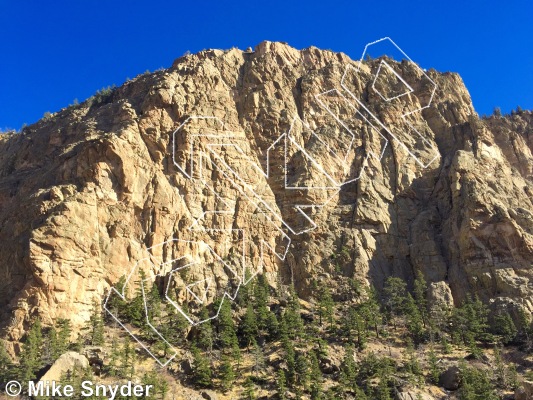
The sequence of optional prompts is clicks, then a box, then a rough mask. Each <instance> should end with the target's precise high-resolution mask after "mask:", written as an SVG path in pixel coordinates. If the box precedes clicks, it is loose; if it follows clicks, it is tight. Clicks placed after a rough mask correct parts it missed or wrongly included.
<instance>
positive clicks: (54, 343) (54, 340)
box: [45, 327, 61, 364]
mask: <svg viewBox="0 0 533 400" xmlns="http://www.w3.org/2000/svg"><path fill="white" fill-rule="evenodd" d="M46 347H47V351H46V352H45V358H46V362H47V364H51V363H53V362H54V361H55V360H57V359H58V358H59V356H60V355H61V350H60V349H59V340H58V337H57V330H56V328H55V327H52V328H50V330H49V331H48V333H47V334H46Z"/></svg>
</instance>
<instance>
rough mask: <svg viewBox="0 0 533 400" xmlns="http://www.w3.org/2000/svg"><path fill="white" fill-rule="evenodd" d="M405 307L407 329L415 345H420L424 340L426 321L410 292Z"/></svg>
mask: <svg viewBox="0 0 533 400" xmlns="http://www.w3.org/2000/svg"><path fill="white" fill-rule="evenodd" d="M404 307H405V314H406V317H407V329H408V330H409V333H410V334H411V338H412V339H413V342H414V343H415V345H418V344H420V343H421V342H422V341H423V340H424V337H425V335H426V329H425V328H424V321H423V318H422V315H421V313H420V310H419V308H418V307H417V304H416V302H415V299H413V296H411V294H410V293H408V294H407V298H406V301H405V305H404Z"/></svg>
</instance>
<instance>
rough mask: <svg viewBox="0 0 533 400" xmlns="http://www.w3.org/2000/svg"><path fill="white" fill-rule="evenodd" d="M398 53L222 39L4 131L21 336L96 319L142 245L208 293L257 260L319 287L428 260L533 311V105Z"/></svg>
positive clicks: (9, 323)
mask: <svg viewBox="0 0 533 400" xmlns="http://www.w3.org/2000/svg"><path fill="white" fill-rule="evenodd" d="M382 61H383V60H382V59H381V60H380V59H371V60H367V61H365V62H364V63H363V64H362V65H359V64H358V63H355V62H353V61H351V60H350V59H349V58H348V57H347V56H346V55H344V54H339V53H333V52H330V51H323V50H319V49H316V48H309V49H305V50H301V51H299V50H296V49H294V48H292V47H290V46H288V45H286V44H282V43H272V42H263V43H261V44H259V45H258V46H256V48H255V51H253V52H243V51H240V50H237V49H232V50H229V51H221V50H207V51H202V52H200V53H198V54H195V55H189V56H185V57H182V58H179V59H178V60H176V61H175V62H174V64H173V66H172V67H171V68H169V69H167V70H162V71H158V72H155V73H153V74H146V75H142V76H139V77H137V78H135V79H134V80H132V81H129V82H127V83H125V84H124V85H122V86H120V87H118V88H117V89H115V90H113V91H112V92H111V93H100V94H98V95H97V96H95V97H94V98H92V99H90V100H89V101H87V102H84V103H82V104H81V105H79V106H75V107H70V108H68V109H66V110H62V111H60V112H58V113H56V114H53V115H52V116H51V117H49V118H46V119H43V120H41V121H39V122H38V123H36V124H34V125H32V126H30V127H28V128H26V129H25V130H24V132H23V133H20V134H15V135H2V136H0V240H1V242H2V246H1V247H0V310H1V311H0V313H1V314H0V322H1V326H2V327H3V328H5V329H4V335H5V338H6V339H8V340H13V341H16V340H18V339H20V338H21V336H22V335H23V333H24V331H25V329H27V327H28V324H29V321H30V320H31V318H32V317H33V316H37V315H38V316H40V317H41V319H42V321H43V323H44V324H45V325H46V324H50V323H52V322H53V321H54V320H56V319H58V318H68V319H70V320H71V321H72V323H73V325H74V326H75V327H76V326H81V325H82V324H83V323H85V321H87V320H88V319H89V315H90V311H91V308H92V306H93V302H94V301H95V300H101V299H102V298H103V297H104V296H105V295H106V294H107V293H108V291H109V288H110V287H112V286H113V285H115V284H116V283H117V281H118V280H119V279H120V277H121V276H125V275H128V274H130V273H131V272H132V271H133V272H134V273H135V270H136V268H137V267H138V266H139V265H142V264H143V263H144V264H146V265H145V266H146V270H147V271H148V272H149V274H148V276H149V278H152V279H154V280H156V279H161V280H162V281H163V283H162V284H169V283H170V282H171V281H172V282H173V283H172V284H173V285H175V287H184V288H188V287H189V285H191V284H193V283H197V282H204V283H205V284H204V287H203V288H199V289H198V290H199V291H198V292H194V291H190V292H191V293H194V296H197V298H198V296H200V295H202V296H205V298H206V299H207V300H208V301H212V300H213V299H214V298H215V297H216V296H218V295H220V294H221V293H223V292H226V293H227V292H228V290H233V291H234V292H236V288H238V282H239V281H240V280H242V278H243V277H244V274H241V271H242V268H243V265H244V264H246V265H248V266H249V267H250V266H251V267H250V272H251V273H252V274H253V273H255V272H258V271H262V272H263V273H265V274H266V275H267V277H268V279H269V280H270V281H271V282H272V284H273V285H276V284H277V283H278V282H279V281H283V282H290V281H291V280H292V281H293V282H294V284H295V285H296V287H297V289H298V291H299V292H300V294H301V295H302V296H303V297H306V296H308V295H309V294H310V292H311V281H312V280H313V279H323V280H324V279H325V280H328V279H330V280H331V281H332V287H334V286H335V285H334V276H335V274H338V273H342V274H344V275H345V276H353V277H357V278H359V279H362V280H364V281H366V282H371V283H373V284H374V285H376V286H377V287H378V288H380V287H381V286H382V284H383V281H384V280H385V279H386V277H387V276H390V275H395V276H400V277H403V278H405V279H406V280H407V281H408V282H412V280H413V277H414V274H415V273H416V271H422V273H423V274H424V276H425V277H426V279H427V280H428V281H429V282H431V283H433V284H434V286H433V287H434V288H435V289H436V290H435V296H436V297H440V298H443V299H444V300H443V301H446V302H447V303H449V302H450V301H454V302H455V303H458V302H460V301H461V300H462V299H464V297H465V296H466V295H467V294H468V293H472V294H477V295H479V296H480V298H481V299H482V300H483V301H485V302H487V303H491V304H493V306H494V307H498V306H505V307H515V308H516V307H522V308H524V309H526V310H528V311H530V312H531V311H533V304H532V302H531V299H532V298H533V280H532V279H533V269H532V268H533V156H532V153H533V115H532V114H531V112H528V111H524V112H521V113H519V114H517V115H514V116H509V117H491V118H488V119H480V118H479V117H478V116H477V114H476V113H475V111H474V108H473V106H472V102H471V99H470V96H469V94H468V91H467V89H466V88H465V86H464V84H463V82H462V80H461V78H460V77H459V76H458V75H457V74H454V73H438V72H436V71H433V70H431V71H429V72H427V73H426V72H422V70H421V69H420V68H419V67H417V66H416V65H415V64H413V63H412V62H407V61H402V62H396V61H393V60H390V59H387V66H389V67H387V68H385V67H383V65H384V64H382ZM380 67H382V68H381V70H380ZM379 71H381V72H379ZM398 75H399V76H401V77H402V79H403V81H405V82H406V83H407V84H408V85H409V86H410V87H411V88H412V89H413V92H412V93H408V94H405V95H403V94H402V93H401V88H399V87H398V85H400V83H399V81H398V80H397V79H396V76H398ZM432 83H434V84H435V85H432ZM400 86H401V85H400ZM433 91H434V92H433ZM398 93H399V94H398ZM395 96H398V97H396V98H395ZM428 104H429V106H427V107H425V106H426V105H428ZM420 109H421V110H420ZM409 110H418V111H416V112H413V113H411V114H409ZM195 116H204V117H209V118H203V119H202V118H193V119H190V117H195ZM213 117H215V118H213ZM376 121H380V123H378V122H376ZM222 124H223V125H222ZM228 132H230V133H228ZM287 132H289V134H288V135H285V136H283V134H285V133H287ZM278 139H279V140H278ZM237 144H238V146H237ZM267 155H268V157H267ZM191 159H194V160H193V164H194V165H196V169H195V167H191V163H190V160H191ZM267 166H268V172H269V173H268V174H266V171H267ZM200 167H201V168H200ZM232 174H234V175H232ZM187 175H189V176H190V177H191V178H192V179H189V177H188V176H187ZM237 177H238V178H237ZM357 178H358V179H357ZM345 182H346V183H345ZM342 183H345V184H342ZM341 184H342V185H341ZM295 188H296V189H295ZM302 188H303V189H302ZM310 188H312V189H310ZM258 199H260V201H258ZM302 204H303V205H304V206H309V207H304V210H305V212H306V214H307V215H309V217H310V219H311V220H312V221H313V222H310V219H307V218H305V216H303V214H302V213H300V212H299V209H298V208H297V206H298V205H302ZM195 221H196V222H195ZM195 224H196V225H202V226H203V227H204V229H203V230H195V229H189V228H190V227H191V226H195ZM208 227H211V228H214V227H216V229H211V230H209V228H208ZM235 232H238V234H236V233H235ZM242 232H245V233H244V234H246V235H248V238H249V240H248V241H247V242H246V243H247V244H246V252H245V257H242V258H239V257H238V255H237V256H236V255H235V254H236V253H235V249H236V248H238V246H239V243H241V241H242V237H240V236H239V234H242ZM289 240H290V245H289ZM148 248H152V250H151V251H147V249H148ZM279 255H284V257H281V258H280V257H278V256H279ZM180 257H185V258H180ZM237 259H238V260H237ZM228 260H233V261H231V262H230V261H228ZM176 263H178V264H179V263H182V264H180V265H181V266H182V267H183V268H185V266H186V265H189V267H188V270H187V271H188V272H187V273H186V274H174V276H171V271H172V270H173V269H176ZM162 265H163V267H161V266H162ZM206 265H207V266H208V268H206V267H205V266H206ZM254 268H255V270H254ZM137 270H138V268H137ZM206 271H208V272H206ZM206 282H207V283H206ZM236 282H237V283H236ZM200 289H202V290H203V291H202V290H200ZM437 289H438V291H437ZM200 292H202V293H203V294H201V293H200ZM437 292H438V293H437ZM439 293H440V294H439ZM180 296H181V297H180ZM183 296H186V294H184V293H178V301H179V300H180V299H181V300H182V301H183V298H184V297H183ZM450 296H451V297H450Z"/></svg>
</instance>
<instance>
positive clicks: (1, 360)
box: [0, 341, 13, 386]
mask: <svg viewBox="0 0 533 400" xmlns="http://www.w3.org/2000/svg"><path fill="white" fill-rule="evenodd" d="M12 373H13V362H12V361H11V357H9V355H8V354H7V350H6V348H5V346H4V343H3V342H1V341H0V386H2V383H7V382H9V381H10V380H11V379H12V378H13V376H12Z"/></svg>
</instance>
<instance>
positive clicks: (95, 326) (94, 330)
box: [88, 301, 104, 346]
mask: <svg viewBox="0 0 533 400" xmlns="http://www.w3.org/2000/svg"><path fill="white" fill-rule="evenodd" d="M88 328H89V343H90V344H91V345H92V346H102V345H103V344H104V320H103V318H102V311H101V307H100V304H99V303H98V302H97V301H95V302H94V303H93V311H92V313H91V318H90V319H89V326H88Z"/></svg>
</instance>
